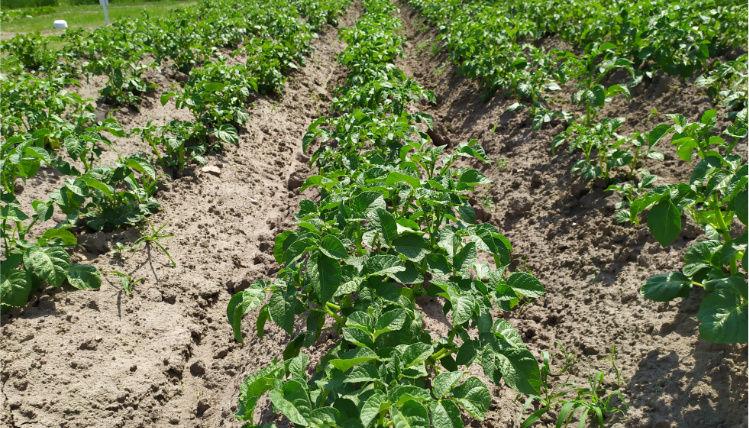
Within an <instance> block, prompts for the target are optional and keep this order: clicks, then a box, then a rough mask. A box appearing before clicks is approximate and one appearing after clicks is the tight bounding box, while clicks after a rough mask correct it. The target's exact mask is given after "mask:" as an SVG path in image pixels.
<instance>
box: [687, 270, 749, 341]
mask: <svg viewBox="0 0 749 428" xmlns="http://www.w3.org/2000/svg"><path fill="white" fill-rule="evenodd" d="M744 287H746V282H744ZM697 318H698V319H699V320H700V322H701V323H702V324H701V325H700V337H702V338H703V339H705V340H708V341H710V342H715V343H746V342H747V325H749V318H748V317H747V306H746V303H744V304H742V303H741V298H740V296H739V295H738V293H732V292H731V290H729V289H719V290H716V291H713V292H712V293H710V294H709V295H708V296H707V297H705V298H704V299H703V300H702V304H701V305H700V310H699V312H698V313H697Z"/></svg>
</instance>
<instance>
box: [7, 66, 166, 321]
mask: <svg viewBox="0 0 749 428" xmlns="http://www.w3.org/2000/svg"><path fill="white" fill-rule="evenodd" d="M71 82H72V80H71V79H62V78H60V79H35V78H33V77H30V76H24V78H23V79H22V80H21V81H20V82H19V81H11V80H9V79H8V78H7V76H3V77H2V79H0V90H2V92H3V98H2V115H3V119H4V123H3V128H2V137H3V141H2V143H1V144H2V145H1V146H0V183H1V184H2V196H1V197H0V203H2V205H1V206H0V221H2V225H1V228H0V237H1V238H2V241H3V247H2V255H3V260H2V264H1V265H0V309H1V310H2V311H3V312H4V311H6V310H7V309H8V308H9V307H11V306H24V305H25V304H26V303H27V301H28V297H29V295H30V293H31V292H32V291H33V290H35V289H37V288H38V287H39V286H40V285H42V284H44V283H46V284H48V285H50V286H52V287H59V286H61V285H63V283H65V282H67V283H68V284H69V285H71V286H73V287H75V288H78V289H86V290H92V289H98V288H99V287H100V286H101V281H102V279H101V275H100V273H99V271H98V270H97V269H96V268H95V267H94V266H92V265H88V264H78V263H71V262H70V256H69V254H68V252H67V250H66V248H70V247H73V246H75V245H76V244H77V242H78V241H77V238H76V236H75V234H74V233H73V230H75V228H77V227H78V228H80V227H87V228H88V229H90V230H111V229H114V228H119V227H125V226H133V225H138V224H140V223H141V222H142V221H143V220H144V218H145V217H146V216H148V215H151V214H153V213H155V212H157V211H158V210H159V203H158V201H156V199H155V198H154V194H155V193H156V190H157V188H156V186H157V184H158V182H159V180H160V177H159V176H158V175H157V174H156V171H155V170H154V168H153V167H152V166H151V164H150V163H149V162H148V160H147V159H145V158H144V157H143V155H140V154H136V155H132V156H128V157H126V158H123V157H121V156H119V155H118V156H117V161H116V162H115V165H114V166H106V165H100V162H99V158H100V156H101V154H102V150H103V149H104V148H105V147H108V148H109V149H112V142H111V140H110V139H109V137H108V136H107V135H112V136H115V137H125V135H126V133H125V131H124V130H123V129H122V127H121V126H120V125H119V123H117V122H116V121H115V120H114V119H111V118H110V119H107V120H105V121H103V122H99V121H97V120H96V116H95V114H94V112H93V107H92V106H91V105H86V104H85V102H86V101H90V100H84V99H82V98H81V97H79V96H77V95H74V94H70V93H67V92H66V91H65V90H64V89H63V87H64V85H65V84H68V83H71ZM19 88H20V89H19ZM28 90H31V91H34V92H33V96H34V97H38V98H29V92H27V91H28ZM19 105H21V106H24V107H25V108H26V110H23V111H24V114H23V115H22V116H21V115H12V114H10V113H9V112H10V111H11V110H13V109H14V108H16V107H18V106H19ZM8 128H14V129H13V130H12V132H8ZM42 166H45V167H51V168H53V171H54V172H53V174H55V175H56V174H59V175H61V176H64V177H65V181H64V184H63V185H62V186H61V187H60V188H59V189H57V190H55V191H53V192H52V193H51V194H50V195H49V198H48V199H47V200H34V201H32V203H31V207H30V208H31V213H30V214H29V207H24V206H22V204H21V202H20V201H19V200H18V198H17V195H16V193H17V189H18V187H17V186H18V185H19V184H20V183H19V182H24V183H26V182H27V180H29V179H32V178H34V177H36V176H37V175H38V173H39V170H40V168H42ZM38 179H39V178H38V177H37V178H35V180H38ZM56 210H59V211H60V212H61V213H62V214H64V220H62V221H60V222H58V223H57V224H56V225H55V226H53V227H49V228H47V229H46V230H42V231H40V230H38V229H39V226H40V225H41V224H43V223H45V222H47V221H48V220H50V219H52V216H53V215H54V213H55V211H56Z"/></svg>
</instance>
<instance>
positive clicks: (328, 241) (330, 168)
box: [227, 0, 544, 428]
mask: <svg viewBox="0 0 749 428" xmlns="http://www.w3.org/2000/svg"><path fill="white" fill-rule="evenodd" d="M363 6H364V10H365V12H364V16H363V17H362V18H361V19H359V20H358V21H357V23H356V27H355V28H352V29H350V30H345V31H342V32H341V37H342V39H343V40H344V41H346V42H347V43H348V44H349V46H348V47H347V49H346V50H345V51H344V52H343V53H342V54H341V55H340V57H339V59H340V61H341V62H342V63H344V64H346V65H347V66H348V67H349V68H350V70H351V72H350V74H349V79H348V82H349V83H348V85H347V86H346V87H344V88H340V89H339V93H341V94H343V96H342V97H341V98H339V101H338V104H337V110H338V111H339V112H340V113H341V116H339V117H337V118H334V119H327V118H324V117H323V118H320V119H318V120H317V121H315V122H314V123H313V124H312V125H310V127H309V130H308V132H307V134H306V135H305V137H304V140H303V144H304V149H305V151H307V150H308V149H309V148H310V147H311V146H312V145H316V144H318V143H320V147H319V148H318V149H317V150H316V151H315V152H314V154H313V155H312V158H311V161H310V164H311V165H315V166H316V168H317V171H318V173H317V174H316V175H313V176H311V177H309V178H308V179H307V180H306V181H305V183H304V185H303V186H302V189H307V188H317V189H319V192H320V197H319V200H317V201H316V202H315V201H312V200H307V199H305V200H303V201H302V202H301V203H300V211H299V213H298V214H297V219H298V222H297V226H298V229H297V230H287V231H284V232H282V233H281V234H279V235H278V236H277V237H276V240H275V246H274V256H275V258H276V261H277V262H278V263H279V265H281V269H280V271H279V272H278V276H277V277H276V278H275V279H274V280H272V281H268V280H260V281H257V282H256V283H254V284H253V285H252V286H251V287H249V288H248V289H247V290H244V291H242V292H240V293H237V294H235V295H234V296H233V297H232V299H231V301H230V303H229V306H228V308H227V316H228V319H229V322H230V323H231V325H232V327H233V329H234V335H235V338H236V339H237V340H239V341H242V329H241V320H242V315H243V314H245V313H247V312H249V311H252V310H254V309H256V308H258V307H259V308H260V310H259V315H258V319H257V334H258V335H259V336H260V337H261V338H262V335H263V329H264V326H265V324H266V322H267V321H269V320H270V321H273V322H274V323H276V324H277V325H279V326H280V327H281V328H282V329H283V330H285V331H286V332H287V333H289V334H290V335H293V337H292V339H291V341H290V342H289V343H288V345H287V346H286V348H285V350H284V352H283V361H282V362H275V361H274V363H273V364H271V365H270V366H269V367H266V368H264V369H262V370H260V371H257V372H255V373H253V374H252V375H250V376H249V377H248V378H247V379H245V381H244V383H243V384H242V387H241V396H240V399H239V410H238V412H237V414H236V415H237V417H238V418H239V419H241V420H244V421H249V422H252V420H253V415H254V410H255V406H256V404H257V402H258V400H259V399H260V398H261V397H262V396H263V395H264V394H265V393H266V392H268V391H270V399H271V401H272V403H273V405H274V407H275V409H277V410H278V411H281V412H282V413H283V414H284V415H285V416H286V417H287V418H288V419H289V420H290V421H291V422H292V423H294V424H297V425H302V426H328V427H334V426H353V427H357V426H358V427H368V426H378V427H385V426H389V425H395V426H419V427H429V426H435V427H440V428H441V427H462V426H463V419H462V415H461V408H462V409H464V410H465V411H466V412H467V413H468V414H469V415H471V416H472V417H474V418H477V419H483V417H484V415H485V413H486V411H487V410H488V408H489V406H490V405H491V395H490V392H489V389H488V388H487V387H486V385H485V384H484V383H483V382H482V381H481V380H479V379H478V378H477V377H474V376H468V377H466V373H468V371H469V368H470V367H471V365H472V364H473V363H479V364H480V365H481V366H482V367H483V371H484V373H485V374H486V376H487V377H488V378H489V379H490V380H491V381H493V382H495V383H497V384H499V383H500V382H501V380H502V379H504V383H505V384H507V385H508V386H510V387H511V388H513V389H515V390H517V391H520V392H525V393H531V394H532V393H536V394H537V393H539V392H540V389H539V388H540V381H541V377H540V376H541V375H540V371H539V367H538V362H537V361H536V359H535V358H534V357H533V355H532V354H531V353H530V351H528V350H527V348H526V347H525V345H524V344H523V341H522V339H521V337H520V334H519V333H518V332H517V331H516V330H515V328H514V327H513V326H512V325H511V324H510V323H509V322H507V321H506V320H504V319H502V318H499V319H495V318H493V316H492V315H491V313H492V311H493V310H497V309H499V310H510V309H512V308H513V307H514V306H515V305H517V304H518V303H519V301H520V299H526V298H536V297H539V296H541V295H542V294H543V293H544V289H543V287H542V286H541V284H540V283H539V281H538V280H537V279H535V278H534V277H533V276H532V275H530V274H528V273H524V272H510V271H509V270H508V267H509V265H510V260H511V251H512V246H511V244H510V243H509V241H508V240H507V239H506V238H505V237H504V236H502V234H501V233H500V232H499V231H498V230H497V229H496V228H495V227H494V226H492V225H490V224H486V223H482V224H477V223H476V214H475V212H474V210H473V207H472V206H471V205H470V204H469V202H468V196H467V195H466V193H467V192H470V191H472V190H473V189H474V188H475V186H478V185H485V184H487V183H488V182H489V180H488V179H487V178H486V177H485V176H483V175H482V174H481V173H480V172H478V171H477V170H474V169H471V168H459V167H456V166H454V163H455V162H456V161H457V160H458V159H460V158H472V159H475V160H476V161H479V162H488V160H487V159H486V155H485V154H484V151H483V149H482V148H481V146H480V145H479V144H477V142H476V141H471V142H470V143H462V144H460V145H458V147H457V148H456V149H455V150H454V151H453V153H451V154H445V153H443V148H440V147H434V146H432V145H431V142H430V140H429V137H428V136H427V135H426V134H425V133H423V132H422V131H419V130H418V128H417V127H416V125H417V124H418V123H427V125H428V126H431V121H430V118H429V117H428V116H427V115H425V114H421V113H412V114H409V113H407V112H406V109H405V106H406V105H407V104H408V103H410V102H412V101H413V100H414V99H418V98H419V97H420V96H424V97H425V98H427V99H433V94H431V93H427V92H426V91H424V90H423V89H422V88H421V87H420V86H419V85H418V84H417V83H416V82H413V81H411V80H408V79H404V78H403V76H402V72H400V71H397V70H396V68H395V66H394V64H393V61H394V59H395V56H394V55H391V54H389V53H392V52H399V50H400V44H401V43H402V39H401V38H400V37H399V36H396V35H395V34H394V32H395V31H396V30H397V29H398V28H400V25H401V24H400V22H399V21H398V19H397V18H395V17H394V16H393V12H394V11H395V7H394V6H393V5H392V4H390V3H388V2H386V1H384V0H368V1H365V2H364V3H363ZM388 44H389V45H390V46H391V47H387V46H386V45H388ZM363 58H366V61H365V60H363ZM362 76H380V77H381V78H380V79H377V81H376V82H377V83H376V85H375V84H372V83H364V82H366V80H364V79H361V80H360V78H361V77H362ZM367 85H369V86H368V87H369V88H370V89H371V90H364V89H363V87H366V86H367ZM383 89H387V90H383ZM375 101H376V102H377V103H379V106H378V107H377V108H374V109H372V108H369V107H368V106H373V105H374V104H375ZM482 254H483V255H485V257H486V259H487V260H491V262H490V263H483V262H479V256H480V255H482ZM421 296H431V297H434V298H438V299H439V301H440V302H443V311H444V313H445V314H446V315H448V314H450V329H449V333H448V336H447V337H442V338H439V339H435V338H434V337H433V336H434V335H435V333H434V332H429V331H427V330H424V328H423V326H422V315H421V313H420V311H419V310H418V309H417V306H416V300H417V299H419V298H420V297H421ZM266 297H269V301H268V303H266V304H263V302H264V301H266ZM300 316H301V317H302V319H303V323H302V325H304V326H305V328H303V329H302V331H300V332H297V331H296V330H295V326H296V325H297V323H296V321H297V319H298V318H299V317H300ZM329 330H333V331H335V332H336V333H337V334H338V337H339V338H340V340H339V341H338V343H337V344H336V345H335V346H334V347H333V348H332V349H330V350H328V352H327V353H326V354H325V356H324V357H323V358H322V360H321V361H320V363H319V364H318V365H317V366H316V367H315V370H314V372H315V374H314V375H313V376H312V377H308V368H307V365H308V361H309V357H308V356H307V355H306V354H305V353H304V352H302V350H303V349H304V348H308V347H310V346H312V345H313V344H315V342H316V341H317V340H318V339H319V338H320V336H321V334H322V333H323V332H325V331H329Z"/></svg>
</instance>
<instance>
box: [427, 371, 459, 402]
mask: <svg viewBox="0 0 749 428" xmlns="http://www.w3.org/2000/svg"><path fill="white" fill-rule="evenodd" d="M464 373H465V372H462V371H456V372H442V373H440V374H438V375H437V376H435V377H434V379H433V380H432V395H434V398H436V399H438V400H439V399H441V398H442V397H444V396H445V394H447V393H449V392H450V391H452V389H453V387H454V386H455V384H456V383H458V382H460V378H462V377H463V374H464Z"/></svg>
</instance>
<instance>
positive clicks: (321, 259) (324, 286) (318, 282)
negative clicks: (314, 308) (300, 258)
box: [307, 253, 342, 303]
mask: <svg viewBox="0 0 749 428" xmlns="http://www.w3.org/2000/svg"><path fill="white" fill-rule="evenodd" d="M307 276H308V277H309V279H310V284H312V289H313V290H315V293H316V294H317V297H318V298H319V299H320V303H325V302H329V301H331V299H332V298H333V295H334V294H335V292H336V290H337V289H338V286H339V285H341V278H342V276H341V263H340V262H339V261H338V260H336V259H332V258H330V257H328V256H326V255H324V254H322V253H317V254H316V255H314V254H313V255H312V256H310V258H309V261H308V262H307Z"/></svg>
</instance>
